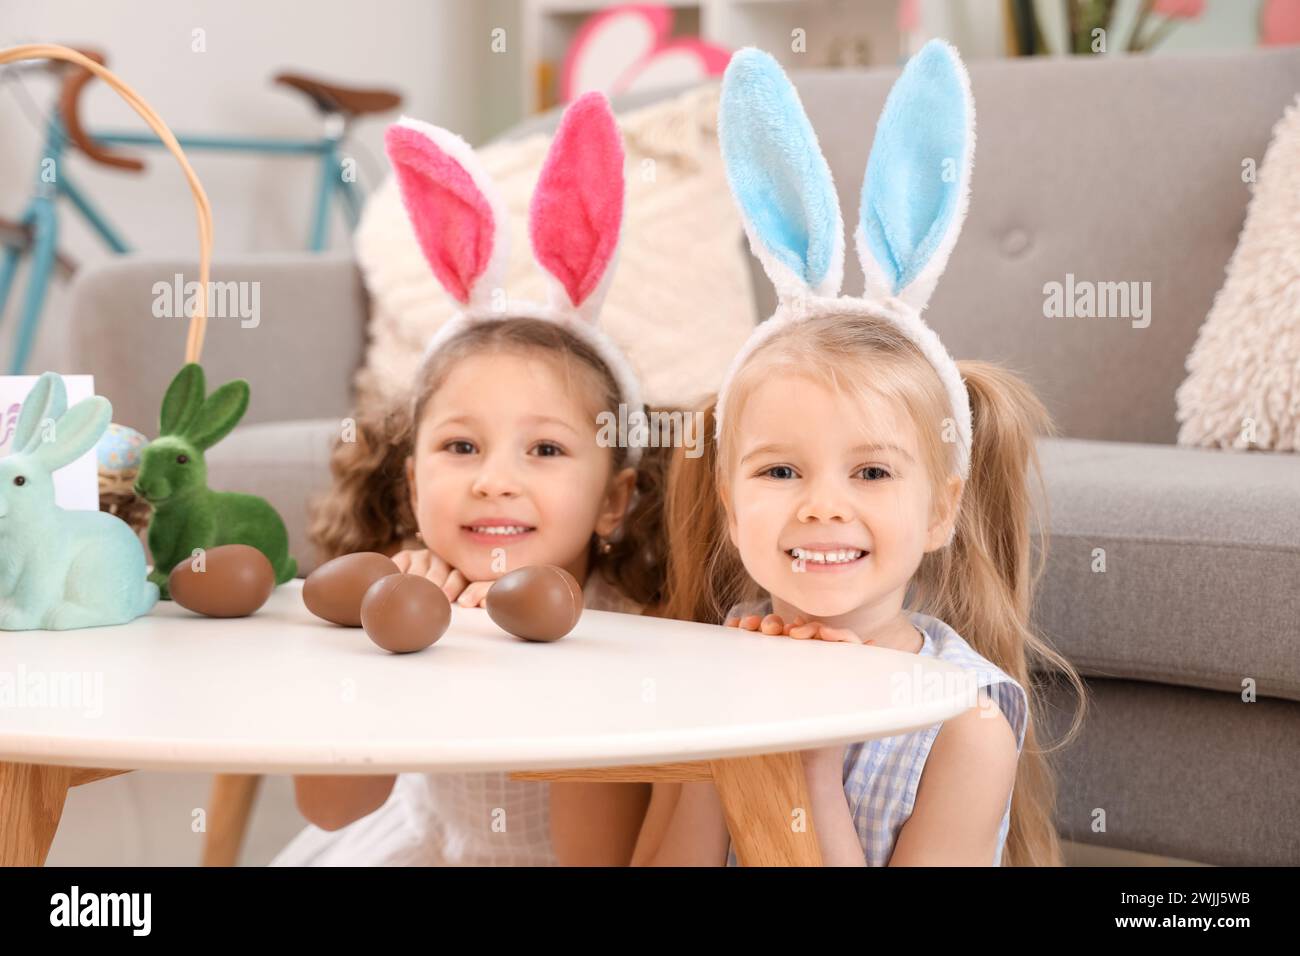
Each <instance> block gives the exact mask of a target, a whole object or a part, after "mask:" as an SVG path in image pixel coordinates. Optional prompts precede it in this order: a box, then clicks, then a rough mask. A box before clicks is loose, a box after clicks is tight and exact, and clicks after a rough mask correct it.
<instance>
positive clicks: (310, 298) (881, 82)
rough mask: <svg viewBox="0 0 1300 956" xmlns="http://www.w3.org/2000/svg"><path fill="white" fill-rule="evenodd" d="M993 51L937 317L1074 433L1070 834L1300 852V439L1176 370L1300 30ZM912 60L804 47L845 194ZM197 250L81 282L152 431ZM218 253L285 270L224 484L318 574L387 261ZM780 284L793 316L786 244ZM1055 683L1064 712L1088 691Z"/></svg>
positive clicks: (1232, 232) (214, 337)
mask: <svg viewBox="0 0 1300 956" xmlns="http://www.w3.org/2000/svg"><path fill="white" fill-rule="evenodd" d="M971 74H972V82H973V87H974V93H975V98H976V104H977V109H978V115H979V143H978V150H977V155H976V163H975V174H974V183H973V197H972V203H971V208H970V215H969V219H968V221H967V224H966V228H965V232H964V234H963V238H962V240H961V242H960V243H959V245H958V247H957V249H956V251H955V253H954V255H953V257H952V260H951V263H950V266H949V268H948V271H947V274H946V276H945V277H944V279H943V281H942V282H941V283H940V285H939V288H938V291H937V292H936V294H935V296H934V299H933V301H932V304H931V306H930V309H929V311H928V313H927V317H928V319H929V321H930V322H931V323H932V324H933V325H934V326H935V327H936V328H937V329H938V330H939V332H940V334H941V335H942V337H943V338H944V340H945V342H946V344H947V345H948V347H949V349H950V350H951V351H952V352H953V353H954V354H955V355H957V356H958V357H971V358H983V359H989V360H994V361H998V362H1003V363H1005V364H1007V365H1009V366H1011V367H1013V368H1015V369H1017V370H1018V371H1019V372H1020V373H1021V374H1023V375H1024V376H1025V377H1026V378H1027V379H1028V380H1029V381H1030V383H1031V384H1032V385H1033V386H1034V387H1035V388H1036V389H1037V390H1038V392H1039V394H1040V395H1042V396H1043V398H1044V400H1045V402H1046V403H1047V405H1048V407H1049V409H1050V411H1051V412H1052V414H1053V416H1054V418H1055V421H1056V423H1057V425H1058V428H1059V431H1060V433H1061V435H1062V436H1064V437H1060V438H1049V439H1044V440H1043V441H1042V442H1041V446H1040V451H1041V456H1042V460H1043V464H1044V467H1045V469H1046V479H1047V490H1048V499H1049V515H1050V518H1049V527H1050V532H1051V537H1050V546H1049V552H1048V553H1049V563H1048V566H1047V572H1046V576H1045V579H1044V581H1043V586H1042V588H1041V591H1040V594H1039V597H1038V601H1037V605H1036V608H1035V615H1036V620H1037V623H1038V625H1039V626H1040V628H1041V630H1042V631H1043V633H1044V634H1045V635H1046V636H1047V637H1048V638H1049V639H1050V640H1051V641H1052V642H1053V643H1054V644H1055V645H1056V646H1057V647H1058V648H1059V649H1060V650H1061V651H1062V652H1063V653H1064V654H1065V655H1066V656H1067V657H1068V658H1069V659H1070V660H1071V661H1072V662H1073V663H1074V664H1075V665H1076V666H1077V667H1078V668H1079V669H1080V670H1081V671H1082V672H1083V673H1084V674H1085V675H1086V676H1087V679H1088V685H1089V694H1090V698H1091V699H1090V710H1089V715H1088V719H1087V721H1086V724H1085V725H1084V728H1083V731H1082V734H1081V735H1080V736H1079V737H1078V738H1077V739H1076V740H1075V741H1073V742H1072V743H1071V744H1070V745H1069V746H1067V747H1065V748H1064V749H1062V750H1060V751H1059V752H1058V753H1057V755H1056V760H1057V767H1058V770H1059V780H1060V799H1059V809H1058V817H1057V819H1058V824H1059V828H1060V830H1061V833H1062V834H1063V836H1065V837H1067V838H1070V839H1072V840H1075V841H1078V842H1082V843H1088V844H1095V845H1100V846H1108V847H1118V848H1124V849H1129V850H1137V851H1143V852H1146V853H1154V854H1160V855H1165V856H1172V857H1178V858H1182V859H1187V860H1195V861H1201V862H1206V863H1219V864H1284V863H1287V864H1296V863H1300V803H1298V802H1297V797H1296V794H1297V793H1300V457H1297V456H1296V455H1294V454H1267V453H1241V452H1228V451H1202V450H1190V449H1183V448H1178V447H1176V446H1174V445H1173V444H1172V443H1173V441H1174V439H1175V435H1176V431H1177V426H1176V422H1175V420H1174V390H1175V388H1176V387H1177V385H1178V384H1179V382H1181V381H1182V378H1183V376H1184V374H1185V373H1184V367H1183V363H1184V360H1185V358H1186V356H1187V354H1188V351H1189V349H1190V348H1191V346H1192V343H1193V341H1194V339H1195V336H1196V333H1197V329H1198V327H1199V326H1200V324H1201V322H1202V321H1203V320H1204V318H1205V316H1206V314H1207V312H1208V310H1209V308H1210V305H1211V301H1212V299H1213V297H1214V294H1215V291H1216V290H1217V289H1218V288H1219V286H1220V285H1221V283H1222V280H1223V276H1224V266H1225V264H1226V263H1227V261H1228V258H1229V256H1230V255H1231V253H1232V250H1233V248H1234V246H1235V243H1236V239H1237V235H1238V232H1239V230H1240V228H1241V225H1242V222H1243V218H1244V215H1245V210H1246V205H1247V202H1248V200H1249V197H1250V191H1249V187H1248V186H1247V185H1245V184H1244V183H1243V182H1242V177H1241V168H1242V162H1243V160H1245V159H1247V158H1250V159H1254V160H1255V161H1256V162H1258V161H1259V160H1261V159H1262V158H1263V154H1264V150H1265V148H1266V146H1267V144H1268V141H1269V135H1270V130H1271V128H1272V126H1273V124H1274V122H1275V121H1276V120H1277V119H1278V118H1279V117H1280V116H1281V114H1282V111H1283V108H1284V107H1285V106H1286V105H1287V104H1288V103H1289V102H1290V101H1291V99H1292V98H1293V97H1294V95H1295V93H1296V91H1297V90H1300V51H1297V50H1289V51H1282V52H1268V53H1258V54H1247V55H1241V54H1232V55H1203V56H1198V57H1194V58H1193V57H1175V56H1168V57H1153V58H1149V59H1148V58H1123V57H1112V58H1098V59H1085V58H1078V59H1051V60H1035V61H994V62H979V63H974V64H972V66H971ZM894 75H895V74H894V71H892V70H890V71H872V72H866V73H857V72H854V73H848V72H844V73H799V74H795V76H794V79H795V82H796V84H797V85H798V87H799V90H800V92H801V95H802V97H803V100H804V103H805V105H806V107H807V109H808V112H809V114H810V116H811V118H812V121H813V124H814V126H815V127H816V128H817V130H818V133H819V135H820V137H821V142H822V144H823V148H824V149H825V151H826V154H827V156H828V158H829V160H830V163H831V166H832V169H833V171H834V172H835V174H836V181H837V184H838V186H839V188H840V192H841V201H842V204H843V206H844V208H845V209H846V210H856V196H857V192H858V188H859V185H860V182H861V175H862V171H863V168H864V164H865V161H866V156H867V150H868V147H869V142H870V137H871V134H872V131H873V130H874V125H875V118H876V116H877V115H878V113H879V110H880V106H881V104H882V102H883V98H884V95H885V93H886V91H887V89H888V86H889V84H890V83H891V82H892V79H893V76H894ZM549 121H550V120H545V119H544V120H542V121H541V122H542V123H543V124H545V123H546V122H549ZM529 128H532V127H529ZM846 218H848V219H849V222H848V224H847V225H849V226H850V227H851V226H852V225H853V224H854V223H855V222H856V213H855V212H854V213H851V214H850V213H846ZM191 265H192V264H191V263H190V262H188V261H180V260H177V261H175V262H166V261H160V260H156V259H155V260H141V259H122V260H118V261H114V262H112V263H110V264H107V265H105V266H102V267H99V268H97V269H95V270H93V271H90V272H87V273H86V274H85V275H83V276H82V277H81V279H80V280H79V282H78V284H77V286H76V288H75V292H74V297H73V299H74V302H73V310H72V318H71V321H72V322H73V324H74V326H75V329H74V331H75V333H76V334H75V335H74V336H73V341H75V342H77V343H78V345H77V346H76V347H75V352H74V354H73V355H72V356H71V357H70V361H69V370H73V371H91V372H93V373H94V374H95V375H96V377H97V380H98V384H99V389H100V391H101V392H102V393H103V394H105V395H107V396H108V397H109V398H110V399H112V401H113V403H114V407H115V419H116V420H117V421H120V422H124V423H127V424H131V425H134V426H136V427H139V428H141V429H142V430H144V431H146V432H149V429H150V428H151V427H153V426H154V423H155V422H156V417H157V402H158V398H159V396H160V395H161V394H162V392H163V389H164V388H165V386H166V383H167V380H168V379H169V377H170V375H171V374H172V373H173V372H174V370H175V368H176V367H177V365H178V363H179V362H180V360H181V351H182V348H181V346H182V342H183V341H184V335H183V330H182V329H180V328H179V327H167V328H163V327H162V324H161V323H163V322H165V321H168V320H160V319H151V318H148V316H150V314H151V313H150V300H151V292H150V289H151V286H152V284H153V282H155V281H157V280H158V279H159V278H160V277H162V278H166V277H170V276H171V275H172V274H173V273H174V272H177V271H184V272H185V273H186V274H187V276H188V275H189V274H190V273H191V272H192V268H191ZM856 270H857V265H856V262H854V261H852V257H851V256H850V264H849V275H848V277H847V278H846V282H845V286H846V289H847V290H848V291H858V290H860V289H861V284H860V283H861V276H860V275H859V274H857V271H856ZM1067 274H1072V275H1073V276H1074V277H1075V278H1076V279H1078V280H1085V279H1086V280H1094V281H1108V282H1113V281H1139V282H1142V281H1149V282H1150V283H1151V286H1150V288H1151V304H1152V311H1151V321H1150V325H1149V326H1148V327H1146V328H1135V327H1133V324H1132V323H1131V322H1130V321H1129V320H1127V319H1100V318H1094V319H1085V318H1069V319H1067V318H1047V317H1045V315H1044V289H1043V286H1044V284H1045V283H1047V282H1051V281H1059V282H1064V281H1066V275H1067ZM215 277H216V278H238V279H242V280H257V281H260V282H261V284H262V286H261V305H262V314H261V322H260V325H259V326H258V327H257V328H256V329H241V328H240V327H239V325H238V323H237V322H234V321H230V320H226V321H224V322H223V320H213V322H212V324H211V327H210V331H209V337H208V344H207V347H206V350H205V357H204V364H205V366H206V368H207V370H208V374H209V379H210V381H212V382H217V381H222V380H225V379H227V378H231V377H235V376H243V377H246V378H248V379H249V380H250V381H251V382H252V386H253V403H252V407H251V409H250V412H249V414H248V417H247V420H246V423H245V424H244V425H242V426H241V427H240V428H239V429H238V430H237V431H236V432H235V433H234V434H233V435H232V436H231V437H230V438H228V439H227V440H226V441H225V442H224V443H222V444H221V445H220V446H219V447H218V448H217V449H214V451H213V452H212V453H211V455H210V459H211V473H212V483H213V485H214V486H216V487H225V488H230V489H237V490H247V491H252V492H257V493H260V494H263V495H265V496H266V497H268V498H269V499H270V500H271V501H273V502H274V503H275V504H276V506H277V507H278V508H279V509H280V510H281V512H282V513H283V514H284V515H285V516H286V517H287V518H288V520H289V522H290V524H291V529H292V531H291V533H292V544H293V547H294V551H295V554H297V556H298V560H299V566H300V569H301V572H302V573H304V574H305V573H307V572H309V571H310V570H311V569H312V567H313V566H314V565H315V563H316V562H317V561H318V556H316V555H314V554H313V552H312V549H311V547H310V545H309V544H308V542H307V541H306V539H305V530H304V529H305V521H306V502H307V501H308V499H309V497H310V496H311V495H312V494H313V493H315V492H316V491H318V490H321V489H323V488H324V487H326V485H327V483H328V473H327V468H326V463H327V458H328V454H329V448H330V444H331V442H332V440H333V438H334V436H335V435H336V434H337V432H338V429H339V427H340V423H341V420H342V419H343V418H344V417H346V416H347V415H348V414H349V411H350V408H351V394H350V380H351V376H352V373H353V371H354V370H355V369H356V368H357V366H358V365H359V363H360V362H361V360H362V355H363V347H364V340H365V328H366V318H367V310H366V296H365V291H364V287H363V284H362V281H361V278H360V276H359V274H358V272H357V269H356V267H355V264H354V263H353V262H352V261H351V260H350V259H347V258H331V257H321V258H306V257H296V256H288V257H270V256H258V257H256V258H247V259H242V260H238V261H228V262H224V263H218V264H217V268H216V269H215ZM755 283H756V288H757V290H758V292H759V298H760V315H766V314H767V312H768V311H770V308H771V301H772V300H771V291H770V289H769V288H768V287H767V285H766V281H765V280H763V279H761V273H759V272H758V271H757V269H756V270H755ZM142 317H144V318H142ZM648 334H653V331H651V332H649V333H648ZM1097 549H1104V553H1105V571H1104V572H1098V571H1096V570H1094V567H1095V557H1096V556H1097V555H1098V554H1099V552H1098V551H1097ZM1247 683H1248V684H1250V685H1252V686H1253V687H1254V692H1255V694H1256V695H1257V699H1256V700H1254V701H1253V702H1245V701H1243V686H1245V685H1246V684H1247ZM1049 701H1050V708H1049V709H1048V712H1047V713H1046V715H1045V725H1046V728H1045V729H1046V736H1047V738H1048V739H1052V738H1054V737H1055V736H1057V735H1059V734H1060V733H1061V732H1062V731H1063V730H1064V729H1065V728H1066V727H1067V726H1068V725H1069V721H1070V718H1071V716H1072V713H1073V708H1074V704H1075V702H1074V700H1073V698H1072V697H1071V696H1070V695H1069V694H1068V693H1066V692H1063V691H1060V690H1054V691H1052V692H1051V693H1050V695H1049ZM1103 811H1104V812H1103Z"/></svg>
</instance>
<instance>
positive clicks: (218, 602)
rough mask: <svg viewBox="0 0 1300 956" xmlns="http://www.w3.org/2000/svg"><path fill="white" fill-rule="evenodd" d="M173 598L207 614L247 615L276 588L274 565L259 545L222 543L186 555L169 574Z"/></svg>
mask: <svg viewBox="0 0 1300 956" xmlns="http://www.w3.org/2000/svg"><path fill="white" fill-rule="evenodd" d="M167 589H168V591H170V592H171V597H172V600H173V601H175V602H176V603H177V604H179V605H180V606H181V607H183V608H185V609H186V610H189V611H194V612H195V613H196V614H205V615H207V616H208V617H247V616H248V615H249V614H252V613H253V612H254V611H256V610H257V609H258V608H260V607H261V606H262V605H263V604H265V603H266V599H267V598H269V597H270V596H271V592H272V591H274V590H275V568H273V567H271V562H270V560H269V559H268V558H267V556H266V555H264V554H263V553H262V552H261V551H259V550H257V548H254V547H252V546H251V545H247V544H223V545H219V546H218V547H215V548H208V549H207V550H205V551H204V552H203V553H202V555H201V556H199V557H193V558H186V559H185V560H184V561H182V562H181V563H180V564H178V565H176V567H174V568H172V573H171V574H170V575H168V577H167Z"/></svg>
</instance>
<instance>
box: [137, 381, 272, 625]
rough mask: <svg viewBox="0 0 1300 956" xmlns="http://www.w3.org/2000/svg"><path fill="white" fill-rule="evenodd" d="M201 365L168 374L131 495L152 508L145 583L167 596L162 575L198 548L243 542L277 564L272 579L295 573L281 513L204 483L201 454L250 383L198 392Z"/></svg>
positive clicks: (240, 412) (228, 422) (235, 419)
mask: <svg viewBox="0 0 1300 956" xmlns="http://www.w3.org/2000/svg"><path fill="white" fill-rule="evenodd" d="M205 390H206V384H205V382H204V377H203V369H202V367H201V366H199V365H197V364H196V363H193V362H191V363H189V364H188V365H186V366H185V367H184V368H182V369H181V370H180V372H178V373H177V375H176V377H175V378H174V379H172V383H171V385H169V386H168V387H167V394H166V395H165V396H163V402H162V412H161V414H160V416H159V421H158V426H159V428H158V431H159V437H158V438H157V439H156V440H155V441H152V442H150V443H149V444H148V445H146V446H145V449H144V452H143V453H142V455H141V460H140V470H139V472H138V473H137V474H136V479H135V486H134V487H135V493H136V494H137V495H139V496H140V497H142V498H143V499H145V500H146V501H147V502H149V504H150V505H152V506H153V516H152V518H151V519H150V521H149V531H148V538H149V550H150V551H151V552H152V553H153V564H154V569H153V571H152V572H151V573H150V574H149V580H150V581H153V582H154V583H155V584H157V585H158V590H159V592H160V595H161V597H162V598H163V599H164V600H170V599H171V596H170V594H168V591H167V579H168V577H169V575H170V574H171V572H172V569H173V568H174V567H176V565H177V564H179V563H180V562H182V561H187V560H189V559H190V557H191V556H192V555H193V553H194V550H195V549H196V548H203V549H205V550H206V549H209V548H215V547H217V546H219V545H223V544H247V545H251V546H252V547H254V548H257V550H259V551H261V552H262V553H263V554H264V555H266V557H267V558H268V559H269V560H270V562H271V567H273V568H275V583H276V584H283V583H284V582H285V581H288V580H290V579H291V578H293V577H294V576H295V575H296V574H297V573H298V562H297V561H295V560H294V559H293V558H292V557H290V556H289V533H288V531H286V530H285V526H284V521H283V520H282V519H281V518H280V515H279V513H278V512H277V511H276V510H275V509H274V508H273V507H271V505H270V503H268V502H267V501H266V500H265V499H263V498H259V497H257V496H256V495H246V494H239V493H238V492H233V491H212V490H210V489H209V488H208V468H207V463H206V462H205V461H204V460H203V453H204V452H205V451H207V450H208V449H209V448H211V447H212V446H213V445H215V444H216V443H217V442H219V441H221V439H223V438H225V437H226V436H227V435H228V434H230V432H231V430H232V429H233V428H234V427H235V425H237V424H238V423H239V420H240V419H241V418H242V417H243V416H244V412H245V411H247V409H248V398H249V388H248V383H247V382H246V381H244V380H243V379H236V380H235V381H233V382H227V383H226V384H225V385H222V386H221V387H220V388H218V389H217V390H216V391H214V392H213V393H212V394H211V395H208V396H206V398H205V397H204V393H205Z"/></svg>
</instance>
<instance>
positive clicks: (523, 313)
mask: <svg viewBox="0 0 1300 956" xmlns="http://www.w3.org/2000/svg"><path fill="white" fill-rule="evenodd" d="M384 145H385V148H386V150H387V152H388V159H389V161H390V162H391V163H392V165H393V169H394V171H395V173H396V175H397V184H398V188H399V190H400V192H401V195H402V202H403V204H404V205H405V206H406V212H407V215H408V217H409V218H410V220H411V225H412V227H413V229H414V231H415V238H416V241H417V242H418V243H419V245H420V249H421V251H422V252H423V253H424V257H425V259H426V260H428V263H429V266H430V267H431V268H432V269H433V274H434V276H435V277H436V278H437V279H438V282H439V283H440V284H441V285H442V287H443V288H444V289H445V290H446V292H447V294H448V295H449V296H451V298H452V300H453V301H454V302H455V303H456V306H457V312H456V314H455V315H454V316H453V317H452V318H451V319H450V320H449V321H448V322H445V323H444V324H443V325H442V327H441V328H439V329H438V331H437V333H435V334H434V336H433V338H432V339H430V340H429V344H428V346H427V347H426V349H425V357H426V358H427V357H428V356H429V355H431V354H432V353H433V352H435V351H437V349H438V348H439V347H441V346H442V345H443V344H444V343H445V342H447V341H448V340H449V339H451V338H452V337H453V336H455V335H456V334H458V333H459V332H460V331H461V330H462V329H464V328H465V327H466V326H467V325H469V324H471V323H474V322H488V321H494V320H500V319H507V318H536V319H543V320H547V321H552V322H557V323H559V324H560V325H562V326H563V327H564V328H566V329H567V330H569V331H570V332H572V333H574V334H575V335H577V336H578V337H579V338H581V339H582V340H583V341H585V342H587V343H588V344H589V345H591V346H592V348H594V349H595V350H596V353H597V354H598V355H600V357H601V358H602V359H603V360H604V362H605V363H606V364H607V365H608V366H609V369H610V371H611V372H612V373H613V375H614V378H615V380H616V381H617V382H618V386H619V391H620V392H621V393H622V399H623V401H624V403H625V404H626V405H627V406H628V408H629V414H633V413H635V414H637V415H639V414H641V412H642V408H643V406H642V402H641V386H640V383H639V381H638V380H637V377H636V374H635V373H634V372H633V370H632V367H631V365H630V364H629V362H628V360H627V357H626V356H625V355H624V354H623V353H622V351H621V350H619V348H618V347H617V346H616V345H615V344H614V343H613V342H612V341H611V340H610V338H609V337H608V336H607V335H606V334H605V333H604V331H603V330H602V329H601V328H600V326H599V325H598V324H597V318H598V316H599V314H600V307H601V305H602V303H603V302H604V300H605V293H606V292H607V291H608V289H609V283H610V281H611V278H612V276H613V272H614V261H615V259H616V258H617V253H618V243H619V232H620V229H621V227H622V223H623V191H624V190H623V187H624V183H623V142H622V138H621V137H620V135H619V131H618V126H617V125H616V123H615V122H614V115H613V113H612V112H611V111H610V108H609V102H608V100H606V99H605V97H604V96H603V95H602V94H600V93H588V94H586V95H584V96H582V97H580V98H578V99H577V100H575V101H574V102H573V103H572V104H570V106H569V108H568V109H566V110H565V111H564V117H563V118H562V119H561V121H560V127H559V130H558V131H557V132H556V134H555V138H554V139H553V140H552V142H551V146H550V149H549V150H548V152H547V154H546V161H545V163H543V165H542V171H541V174H540V176H539V177H538V181H537V188H536V190H535V191H534V192H533V197H532V201H531V203H530V204H529V210H528V233H529V238H530V240H531V243H532V247H533V258H534V259H535V260H536V261H537V263H538V264H539V265H540V266H541V267H542V269H543V270H544V271H545V272H546V274H547V277H548V278H549V280H550V282H549V285H550V295H549V300H548V302H547V303H546V304H541V303H535V302H526V301H517V300H511V299H508V298H507V297H506V294H505V288H504V286H505V277H506V263H507V262H508V261H509V251H510V250H509V246H510V235H509V230H510V226H509V218H508V216H507V213H506V210H505V206H504V204H503V203H502V202H501V199H500V197H499V196H498V194H497V191H496V187H495V185H494V184H493V183H492V181H491V179H490V178H489V177H488V175H487V172H486V170H484V168H483V166H482V164H481V163H480V162H479V160H478V157H477V156H476V155H475V154H474V150H473V149H472V148H471V147H470V146H469V144H468V143H466V142H465V141H464V140H463V139H461V138H460V137H459V136H457V135H456V134H455V133H452V132H450V131H449V130H446V129H442V128H441V127H438V126H433V125H431V124H429V123H424V122H421V121H420V120H416V119H411V118H409V117H405V116H404V117H402V119H401V120H400V121H399V122H397V123H395V124H393V125H392V126H390V127H389V128H388V131H387V133H386V134H385V137H384ZM639 452H640V449H639V447H638V446H637V445H636V444H635V443H633V444H632V445H631V446H630V447H629V448H628V453H629V461H630V462H631V463H635V461H636V459H637V458H638V457H639Z"/></svg>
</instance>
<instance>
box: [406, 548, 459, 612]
mask: <svg viewBox="0 0 1300 956" xmlns="http://www.w3.org/2000/svg"><path fill="white" fill-rule="evenodd" d="M393 563H394V564H395V565H397V570H399V571H401V572H402V573H403V574H418V575H419V576H420V577H422V578H428V579H429V580H430V581H432V582H433V583H434V584H436V585H438V587H440V588H442V593H443V594H445V595H447V600H448V601H455V600H458V599H459V598H460V596H461V594H463V593H464V592H465V589H466V587H467V586H468V585H469V581H468V580H466V578H465V575H463V574H461V573H460V572H459V571H457V570H456V569H455V568H453V567H452V566H451V565H450V564H448V563H447V562H446V561H444V560H442V558H440V557H438V556H437V555H436V554H434V553H433V552H432V551H430V550H429V549H428V548H418V549H414V550H409V551H399V552H397V554H395V555H393Z"/></svg>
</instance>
